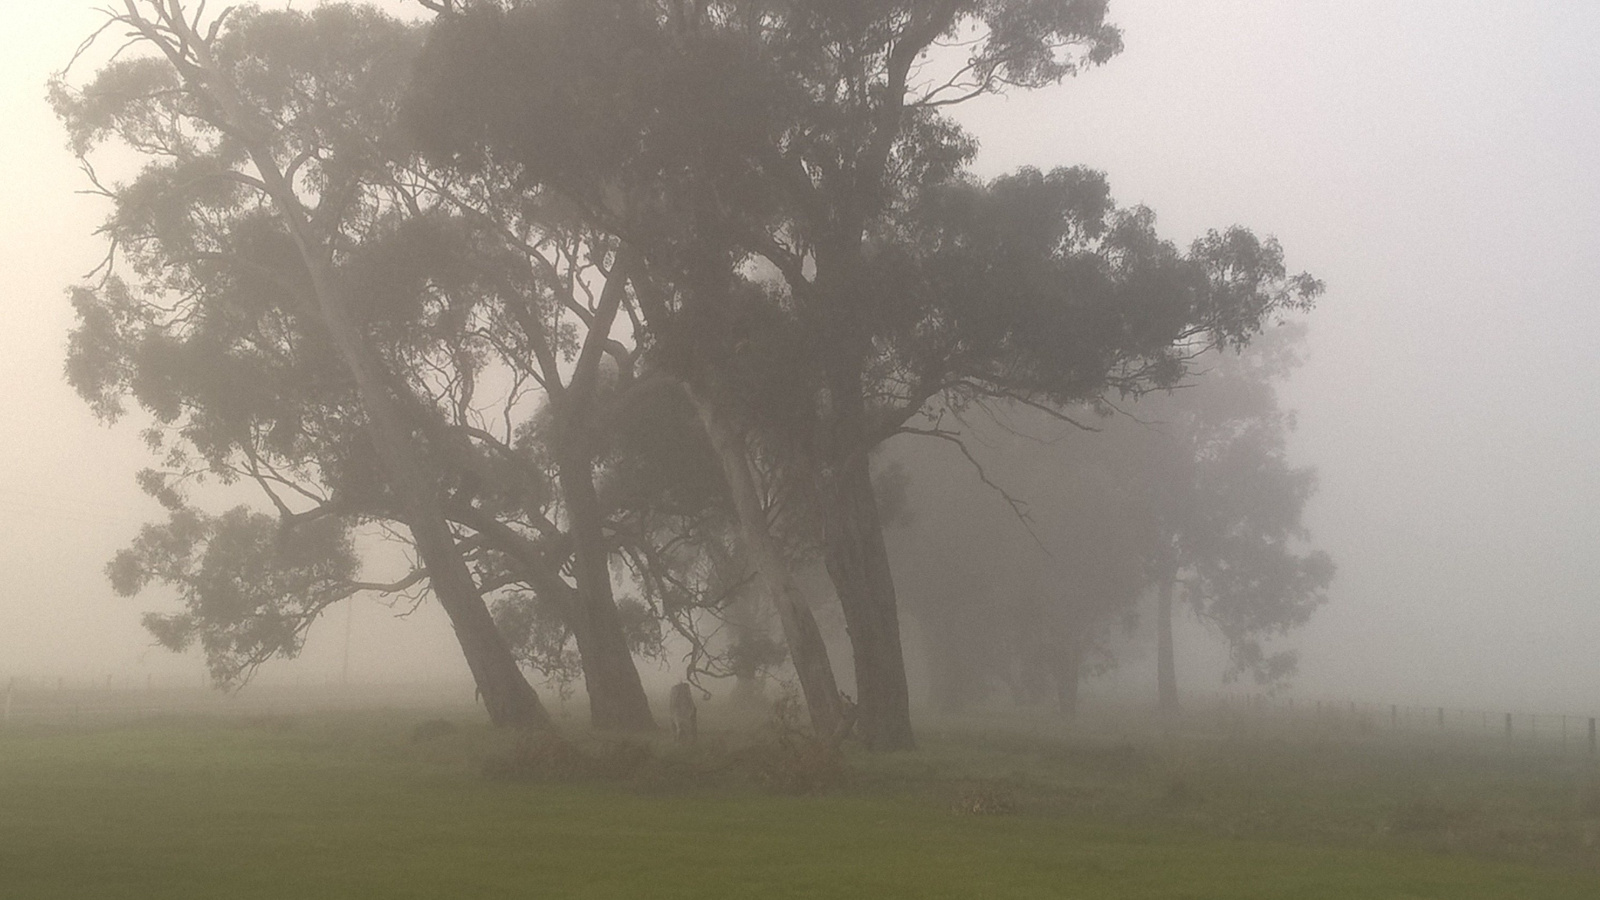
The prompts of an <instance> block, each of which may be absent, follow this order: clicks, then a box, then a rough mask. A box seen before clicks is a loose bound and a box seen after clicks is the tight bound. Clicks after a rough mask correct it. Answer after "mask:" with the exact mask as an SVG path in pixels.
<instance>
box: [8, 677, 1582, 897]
mask: <svg viewBox="0 0 1600 900" xmlns="http://www.w3.org/2000/svg"><path fill="white" fill-rule="evenodd" d="M708 712H710V713H711V714H710V715H707V716H705V717H704V720H703V721H704V725H703V727H704V728H705V734H704V735H703V739H702V741H701V744H700V745H699V746H698V747H696V748H695V749H693V750H683V749H680V748H677V747H674V746H672V745H671V744H670V742H669V741H667V740H665V739H662V740H660V741H656V742H652V743H649V744H648V745H644V746H640V745H638V744H627V745H625V744H622V743H619V742H617V741H614V740H610V739H603V738H598V737H595V736H591V735H584V734H582V733H581V729H579V728H577V727H576V726H575V725H571V724H570V720H569V730H570V731H571V732H572V737H571V738H570V746H571V747H572V748H575V749H573V750H572V751H571V752H572V753H574V754H576V756H575V757H574V758H580V759H583V760H588V761H589V764H587V765H586V766H578V767H573V766H570V765H569V766H565V767H563V766H560V765H553V766H550V767H549V768H548V770H547V771H541V770H540V768H539V765H540V764H541V762H543V763H548V762H550V760H552V759H554V758H555V757H553V756H552V755H551V754H550V753H548V752H544V751H539V750H537V749H534V750H530V749H529V746H528V745H526V744H522V743H519V742H518V740H517V739H516V738H515V737H514V736H511V735H507V734H503V733H496V732H494V731H492V730H490V729H488V728H487V727H485V726H483V725H481V724H479V722H478V719H479V717H478V715H477V714H476V713H475V711H474V710H472V709H471V708H467V707H450V708H442V709H432V710H418V709H390V710H368V711H350V710H346V711H340V712H330V711H321V712H306V713H297V714H293V715H282V714H279V715H252V716H231V717H230V716H216V715H210V716H205V715H179V716H159V717H145V718H140V719H129V720H122V721H104V722H95V721H90V722H80V723H78V724H76V725H74V724H71V723H66V722H59V721H58V722H47V721H35V722H23V723H20V724H13V725H12V726H11V727H9V728H6V729H4V730H0V894H3V895H4V896H6V897H17V898H82V897H95V898H143V897H152V898H154V897H159V898H173V900H177V898H201V897H204V898H214V897H228V898H255V897H260V898H268V897H271V898H285V897H294V898H302V897H304V898H312V897H327V898H347V897H348V898H355V897H382V898H407V897H416V898H424V897H427V898H433V897H462V898H466V897H516V896H530V897H532V896H538V897H685V898H688V897H693V898H715V897H740V898H745V897H826V896H840V897H845V896H849V897H885V898H888V897H907V898H910V897H917V898H928V897H951V898H956V897H963V898H965V897H1084V898H1091V897H1092V898H1167V897H1172V898H1178V897H1182V898H1218V900H1222V898H1228V900H1238V898H1281V897H1294V898H1346V897H1362V898H1383V897H1396V898H1400V897H1406V898H1412V897H1419V898H1420V897H1438V898H1480V897H1481V898H1491V897H1506V898H1545V897H1548V898H1562V897H1573V898H1579V897H1581V898H1592V897H1595V896H1600V789H1597V783H1596V773H1595V769H1594V765H1593V763H1592V762H1591V761H1590V760H1589V759H1588V758H1587V757H1584V756H1575V755H1551V754H1537V753H1516V752H1507V751H1506V750H1505V749H1504V748H1499V749H1497V748H1494V747H1491V746H1486V745H1477V744H1473V743H1471V742H1464V741H1442V740H1441V741H1425V740H1420V739H1418V740H1378V739H1370V738H1362V737H1361V736H1359V735H1355V736H1352V735H1337V734H1325V733H1321V732H1318V731H1316V730H1314V729H1304V728H1301V729H1291V730H1283V731H1281V732H1280V733H1272V732H1271V731H1269V730H1266V729H1253V730H1239V731H1236V732H1234V733H1231V734H1230V733H1226V732H1220V733H1211V734H1196V735H1185V736H1182V737H1176V738H1168V739H1160V738H1157V737H1155V736H1150V735H1142V736H1141V735H1138V734H1134V735H1132V736H1129V735H1121V734H1117V733H1116V729H1115V728H1114V727H1109V726H1106V724H1105V723H1102V725H1101V727H1097V728H1093V729H1087V728H1086V729H1080V730H1078V731H1075V732H1071V733H1067V732H1060V731H1056V730H1053V727H1052V726H1050V725H1049V723H1036V722H1030V721H1029V720H1023V719H1015V718H996V719H992V720H976V719H973V720H965V721H948V722H930V723H929V724H928V726H927V727H925V729H924V733H923V738H922V747H921V748H920V749H918V750H917V751H915V752H911V753H902V754H893V755H884V756H871V755H868V754H865V753H861V752H859V751H858V750H856V749H847V753H846V759H845V761H844V765H843V766H842V767H841V768H837V769H828V770H827V771H826V772H824V773H823V774H822V776H819V777H818V780H817V781H816V782H815V783H811V782H805V781H803V780H802V781H798V782H795V781H783V780H781V779H779V780H776V781H775V780H773V778H771V777H769V776H771V774H772V773H773V771H778V772H779V773H780V774H781V772H782V769H783V766H784V765H785V764H786V762H785V761H786V760H787V757H785V756H783V754H782V753H781V752H779V751H776V750H774V749H773V747H774V746H775V745H774V744H772V734H771V732H770V726H766V725H760V726H757V727H754V728H753V729H751V728H749V727H744V728H739V729H736V728H734V727H733V725H732V723H731V722H730V721H729V720H727V719H726V718H723V719H720V720H719V718H718V716H717V715H716V712H717V711H716V710H715V709H712V710H709V711H708ZM444 723H448V724H444ZM564 746H565V745H564ZM752 754H754V755H752ZM751 760H754V761H755V762H754V763H752V762H751ZM791 762H792V761H791ZM794 765H803V764H802V763H794ZM774 766H776V767H777V769H776V770H774V769H773V767H774ZM796 785H799V788H796ZM808 787H809V788H819V789H818V790H816V791H814V792H811V793H805V794H796V793H794V792H793V790H799V789H805V788H808ZM778 788H783V789H793V790H791V791H790V792H789V793H784V792H782V791H781V790H778Z"/></svg>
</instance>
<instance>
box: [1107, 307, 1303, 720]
mask: <svg viewBox="0 0 1600 900" xmlns="http://www.w3.org/2000/svg"><path fill="white" fill-rule="evenodd" d="M1303 334H1304V329H1303V327H1300V326H1286V327H1282V328H1278V329H1275V330H1274V331H1272V332H1269V333H1268V334H1267V335H1266V336H1264V337H1263V338H1261V339H1259V340H1258V341H1257V342H1255V343H1253V344H1252V345H1251V346H1250V347H1249V348H1247V349H1246V350H1245V351H1243V352H1242V353H1215V354H1211V355H1210V356H1208V357H1207V358H1206V359H1205V360H1203V364H1204V367H1205V369H1206V372H1205V374H1204V375H1202V376H1200V377H1198V378H1196V379H1195V381H1194V384H1193V385H1192V386H1191V387H1189V388H1186V389H1185V390H1183V391H1179V392H1176V393H1174V394H1172V395H1170V396H1168V397H1160V398H1150V400H1149V401H1148V402H1145V403H1141V404H1139V405H1138V407H1137V409H1138V414H1139V415H1141V416H1148V417H1151V418H1154V419H1157V420H1159V421H1160V422H1161V424H1160V425H1158V426H1157V427H1155V428H1154V429H1153V430H1154V431H1155V432H1156V434H1154V435H1152V437H1155V438H1157V439H1158V440H1160V441H1161V442H1162V443H1163V444H1164V446H1162V447H1161V448H1160V449H1159V451H1158V452H1157V453H1156V454H1155V455H1154V456H1153V457H1152V458H1153V459H1154V460H1155V461H1156V463H1157V465H1158V468H1157V469H1156V470H1155V471H1154V472H1153V473H1152V477H1151V479H1150V481H1151V485H1152V496H1153V501H1154V507H1155V509H1156V510H1157V511H1158V518H1159V522H1160V527H1161V536H1160V541H1159V544H1158V545H1157V546H1156V547H1155V548H1153V549H1154V552H1153V553H1152V554H1151V555H1150V563H1149V566H1150V568H1149V571H1150V575H1151V578H1152V581H1153V583H1154V587H1155V590H1156V594H1157V611H1156V626H1157V635H1158V638H1157V640H1158V649H1157V667H1158V676H1157V684H1158V695H1159V700H1160V706H1161V709H1162V710H1163V711H1165V712H1167V713H1169V714H1170V713H1171V712H1173V711H1175V710H1176V709H1177V705H1178V684H1177V673H1176V669H1175V666H1174V660H1173V646H1172V615H1173V607H1174V600H1175V598H1177V599H1179V600H1182V601H1183V602H1185V603H1187V605H1188V607H1189V609H1190V611H1191V612H1193V613H1194V615H1195V616H1196V617H1198V618H1199V619H1200V620H1201V621H1202V622H1203V623H1205V624H1207V625H1208V626H1210V627H1211V628H1212V629H1213V630H1214V631H1215V632H1216V633H1217V634H1219V635H1220V636H1221V637H1222V638H1223V640H1224V641H1226V643H1227V645H1228V651H1229V657H1230V661H1231V664H1230V668H1229V670H1228V675H1229V677H1233V676H1237V675H1240V674H1245V673H1249V674H1250V675H1252V676H1253V677H1254V678H1256V680H1258V681H1260V682H1263V683H1271V682H1275V681H1278V680H1280V679H1282V678H1285V677H1287V676H1288V675H1290V674H1292V673H1293V671H1294V668H1295V661H1296V658H1295V654H1294V652H1293V651H1287V650H1280V651H1277V652H1269V651H1268V650H1267V649H1266V645H1265V643H1264V640H1265V639H1266V638H1270V637H1271V636H1274V635H1281V634H1284V633H1285V632H1287V631H1289V630H1290V629H1292V628H1294V627H1295V626H1298V625H1302V624H1304V623H1305V622H1306V620H1307V619H1308V618H1309V617H1310V616H1311V614H1312V612H1313V611H1315V610H1316V608H1317V607H1318V606H1320V605H1322V604H1323V603H1324V602H1326V599H1327V598H1326V594H1325V591H1326V589H1327V587H1328V585H1329V583H1330V582H1331V581H1332V579H1333V572H1334V566H1333V561H1332V559H1331V558H1330V557H1329V556H1328V555H1327V554H1326V553H1324V552H1322V551H1318V550H1313V549H1310V548H1309V547H1307V546H1306V541H1307V539H1308V537H1309V535H1308V534H1307V533H1306V530H1305V527H1304V525H1302V524H1301V520H1302V516H1303V513H1304V510H1305V505H1306V502H1307V500H1309V499H1310V497H1311V494H1312V492H1313V491H1314V490H1315V486H1316V475H1315V471H1314V470H1313V469H1312V468H1310V467H1296V466H1291V465H1290V464H1289V462H1288V459H1287V447H1286V443H1287V439H1288V435H1289V432H1290V431H1291V430H1292V428H1293V416H1292V414H1291V413H1288V412H1286V411H1284V410H1283V409H1281V408H1280V407H1279V405H1278V400H1277V387H1276V383H1277V382H1278V381H1280V380H1281V379H1282V378H1283V377H1284V376H1285V375H1286V374H1287V373H1288V372H1289V371H1290V370H1291V369H1292V368H1293V367H1294V366H1295V365H1296V364H1297V362H1298V359H1297V356H1296V347H1297V344H1298V342H1299V340H1300V338H1301V337H1302V336H1303Z"/></svg>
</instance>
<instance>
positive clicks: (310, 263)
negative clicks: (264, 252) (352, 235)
mask: <svg viewBox="0 0 1600 900" xmlns="http://www.w3.org/2000/svg"><path fill="white" fill-rule="evenodd" d="M126 6H127V9H128V17H127V18H126V21H128V22H129V23H130V24H132V25H134V27H136V28H137V29H138V30H139V32H140V33H141V35H142V36H143V37H144V38H146V39H148V40H150V41H151V42H152V43H154V44H155V45H156V46H157V47H159V48H160V49H161V50H162V51H163V52H164V53H166V55H167V56H168V58H169V59H171V60H172V61H173V63H174V68H175V69H176V70H177V72H178V74H179V75H180V77H182V78H183V79H184V81H185V85H186V87H188V88H189V89H190V90H191V91H193V92H195V93H196V94H198V95H201V96H202V97H204V98H206V100H208V101H209V102H210V103H211V104H212V105H213V107H214V112H213V115H212V118H213V119H214V123H213V124H219V125H222V126H225V127H227V128H229V129H230V130H232V131H234V132H235V133H236V134H238V135H239V136H240V137H241V139H242V140H243V142H244V145H245V147H246V150H247V152H248V153H249V156H250V160H251V162H252V163H253V164H254V166H255V168H256V171H257V174H258V175H259V176H260V179H261V182H262V185H263V188H264V190H265V192H266V194H267V195H268V197H269V198H270V199H271V201H272V204H273V206H274V208H275V210H276V212H277V214H278V216H279V218H280V219H281V220H282V221H283V222H284V224H285V226H286V227H287V229H288V232H289V235H290V237H291V238H292V239H293V241H294V244H295V247H296V249H297V251H298V254H299V256H300V259H301V261H302V264H303V265H304V266H305V267H306V272H307V275H308V276H309V280H310V282H311V289H312V294H311V296H310V297H308V298H306V299H307V305H308V306H309V307H310V311H311V312H312V313H313V314H314V315H315V316H316V318H317V319H318V320H319V321H320V322H321V323H322V324H323V327H325V328H326V329H327V332H328V335H329V337H330V338H331V339H332V341H333V343H334V346H335V347H336V349H337V351H338V354H339V357H340V359H341V361H342V362H343V363H344V366H345V368H346V370H347V371H348V372H349V373H350V376H351V377H352V379H353V380H354V381H355V382H356V387H357V390H358V392H359V394H360V397H361V404H362V408H363V410H364V412H365V413H366V417H367V425H366V427H367V429H368V431H369V432H370V435H371V438H372V444H373V447H374V449H375V450H376V452H377V455H378V461H379V464H380V466H381V467H382V469H383V472H384V474H385V476H386V482H387V483H388V486H389V489H390V491H392V492H393V494H394V497H395V499H396V501H398V503H399V505H400V508H401V518H402V519H403V520H404V522H405V523H406V526H407V527H408V528H409V529H410V531H411V534H412V538H413V540H414V541H415V542H416V547H417V553H418V555H420V556H421V558H422V563H423V566H424V567H425V568H426V569H427V573H428V581H429V584H430V585H431V586H432V588H433V593H434V596H436V597H437V598H438V599H439V605H440V606H442V607H443V608H444V610H445V613H446V614H447V615H448V616H449V617H450V624H451V625H452V627H453V628H454V630H455V634H456V640H457V642H458V643H459V644H460V645H461V651H462V654H463V655H464V656H465V657H466V660H467V666H468V668H469V669H471V671H472V676H473V679H474V681H476V682H477V685H478V690H479V693H480V694H481V696H482V697H483V700H484V704H485V706H486V707H487V709H488V712H489V717H490V720H491V721H493V722H494V723H495V724H496V725H501V726H517V727H533V728H546V727H549V725H550V719H549V715H548V714H547V713H546V712H545V709H544V706H543V705H542V704H541V703H540V702H539V698H538V695H537V694H535V693H534V690H533V687H532V686H531V685H530V684H528V681H527V679H526V678H525V677H523V674H522V671H521V669H520V668H519V667H518V666H517V662H516V659H515V658H514V657H513V656H512V654H511V648H510V646H509V645H508V644H507V643H506V640H505V637H504V636H503V635H501V634H500V631H499V629H498V628H497V627H496V626H495V624H494V619H493V618H492V617H491V616H490V615H489V610H488V607H487V606H485V605H484V602H483V597H482V595H481V594H480V593H479V592H478V587H477V584H476V582H475V581H474V580H473V578H472V573H471V572H470V571H469V570H468V569H467V565H466V562H465V560H464V559H463V558H462V555H461V551H460V548H459V547H458V546H457V545H456V541H455V535H454V534H453V533H452V532H451V530H450V526H449V524H448V523H447V522H446V520H445V516H444V510H443V507H442V504H441V502H440V499H439V497H438V496H437V494H436V492H435V489H434V486H433V484H432V482H431V479H429V478H428V476H427V472H426V470H425V469H424V467H423V465H422V464H421V462H420V460H419V459H418V456H417V453H416V451H415V448H414V447H413V444H412V441H413V436H412V435H411V433H410V431H409V429H407V428H406V427H405V424H404V421H405V419H404V416H403V415H402V414H401V408H400V403H399V401H398V399H397V398H396V397H395V396H393V395H392V394H391V393H390V388H389V383H390V382H389V380H388V379H387V378H386V376H385V371H384V365H383V361H382V359H381V358H380V357H379V355H378V353H377V351H376V350H375V349H374V348H373V347H372V346H371V345H370V344H368V343H367V341H366V339H365V337H364V336H363V335H362V334H361V330H360V328H359V326H358V325H357V324H356V322H355V321H354V319H353V318H352V316H351V314H350V312H349V308H348V306H347V303H346V301H345V299H344V297H343V296H342V294H341V293H340V291H339V290H338V287H337V280H336V278H335V277H334V274H333V271H332V265H331V263H330V262H329V259H328V254H327V252H326V248H325V247H324V246H323V245H321V244H320V243H319V242H318V241H317V240H316V239H315V238H313V237H312V236H311V231H312V229H311V228H310V227H309V223H308V222H307V220H306V213H305V207H304V206H303V205H302V204H301V202H300V198H299V197H298V196H297V195H296V194H295V192H294V189H293V187H292V186H291V185H290V184H289V182H288V180H287V179H286V178H285V177H284V174H283V171H282V170H281V169H280V168H279V167H278V163H277V161H276V160H275V158H274V157H273V155H272V151H271V148H270V141H269V139H268V136H267V135H264V134H261V133H260V130H259V129H260V126H259V125H258V124H257V117H255V116H253V115H251V114H250V113H249V112H247V111H246V109H245V107H244V106H243V104H242V103H241V102H240V100H239V98H238V97H237V95H236V94H235V93H234V91H233V88H232V86H231V85H230V84H229V82H228V80H227V77H226V75H225V74H224V73H223V72H222V71H221V70H219V69H218V67H217V66H216V65H215V63H214V61H213V60H212V58H211V53H210V45H209V41H208V40H207V39H206V38H205V37H204V36H203V35H201V34H199V33H198V32H197V31H195V30H194V28H193V27H192V26H191V25H189V24H188V23H187V22H186V21H185V20H184V18H183V15H182V10H181V8H180V5H179V4H177V3H173V4H172V6H171V10H170V11H168V10H162V13H161V20H160V22H159V26H158V24H157V23H152V22H150V21H149V20H147V19H145V18H144V17H143V16H142V15H141V14H140V13H139V12H138V10H137V8H136V7H135V6H134V4H133V3H132V2H131V0H129V2H127V3H126ZM173 35H176V36H177V40H174V38H173V37H172V36H173Z"/></svg>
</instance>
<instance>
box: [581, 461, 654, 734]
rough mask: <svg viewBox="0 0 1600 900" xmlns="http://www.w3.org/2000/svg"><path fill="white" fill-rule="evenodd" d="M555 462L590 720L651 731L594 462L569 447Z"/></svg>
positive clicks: (621, 728)
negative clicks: (615, 586) (617, 590)
mask: <svg viewBox="0 0 1600 900" xmlns="http://www.w3.org/2000/svg"><path fill="white" fill-rule="evenodd" d="M558 466H559V468H560V472H559V474H558V479H559V481H560V483H561V495H562V498H563V499H564V500H565V501H566V507H567V518H568V519H569V522H568V527H569V528H570V529H571V533H572V546H573V565H572V571H573V575H574V581H576V582H577V586H578V602H577V604H576V605H575V608H574V616H573V619H574V621H573V622H572V632H573V636H574V637H575V638H577V641H578V656H579V658H580V660H581V662H582V664H583V681H584V686H585V687H586V688H587V689H588V692H589V720H590V722H591V723H592V724H593V725H594V727H595V728H600V729H607V730H617V731H654V730H655V728H656V722H655V719H654V718H653V717H652V716H651V715H650V701H649V699H648V698H647V697H646V696H645V693H644V685H643V684H642V683H641V682H640V681H639V669H638V667H636V666H635V665H634V663H633V652H632V651H631V650H629V649H628V640H627V636H626V635H625V634H623V631H622V617H621V615H620V614H618V612H617V601H616V596H615V594H614V593H613V591H612V589H611V559H610V553H609V552H608V551H607V549H606V541H605V531H604V525H603V514H602V513H601V511H600V499H599V497H598V496H597V495H596V494H595V489H594V469H593V464H592V463H591V461H590V460H589V458H588V457H587V456H586V455H585V454H583V453H581V452H571V451H568V452H565V453H563V455H562V458H561V459H560V460H559V461H558Z"/></svg>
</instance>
